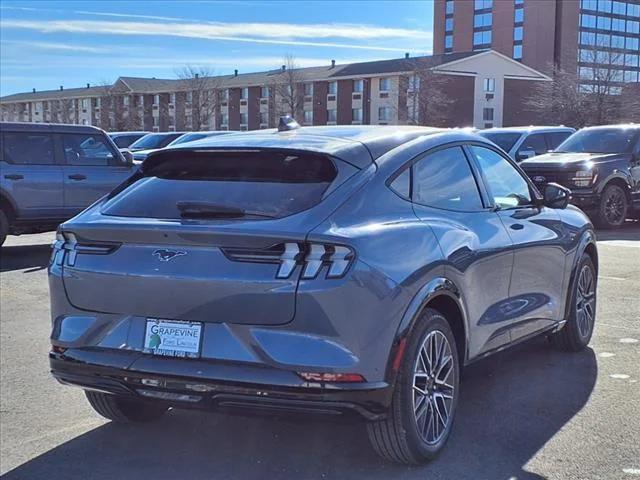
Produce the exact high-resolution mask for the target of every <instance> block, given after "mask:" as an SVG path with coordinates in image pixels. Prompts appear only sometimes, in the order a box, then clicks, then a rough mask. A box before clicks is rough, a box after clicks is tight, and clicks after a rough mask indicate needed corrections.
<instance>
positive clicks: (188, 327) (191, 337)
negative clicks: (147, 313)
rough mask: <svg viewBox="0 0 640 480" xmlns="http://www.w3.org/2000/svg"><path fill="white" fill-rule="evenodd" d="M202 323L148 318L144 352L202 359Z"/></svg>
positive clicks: (163, 355)
mask: <svg viewBox="0 0 640 480" xmlns="http://www.w3.org/2000/svg"><path fill="white" fill-rule="evenodd" d="M202 330H203V328H202V322H189V321H184V320H170V319H163V318H147V319H146V323H145V331H144V343H143V352H144V353H149V354H152V355H158V356H162V357H175V358H200V355H201V351H202Z"/></svg>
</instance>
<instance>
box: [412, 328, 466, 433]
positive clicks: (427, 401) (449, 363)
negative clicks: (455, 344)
mask: <svg viewBox="0 0 640 480" xmlns="http://www.w3.org/2000/svg"><path fill="white" fill-rule="evenodd" d="M453 362H454V359H453V354H452V350H451V345H450V344H449V341H448V340H447V337H446V336H445V335H444V334H443V333H442V332H440V331H439V330H435V331H432V332H430V333H429V334H428V335H427V337H426V338H425V339H424V341H423V342H422V346H421V347H420V350H419V353H418V357H417V358H416V361H415V365H414V369H413V412H414V418H415V421H416V425H417V427H418V433H419V435H420V437H421V438H422V440H423V441H424V442H426V443H427V444H429V445H433V444H436V443H438V442H439V441H440V440H441V439H442V438H443V437H444V436H445V433H446V431H447V429H448V427H449V424H450V423H451V413H452V412H451V410H452V407H453V401H454V395H455V394H456V392H455V387H454V379H453V375H455V372H454V363H453Z"/></svg>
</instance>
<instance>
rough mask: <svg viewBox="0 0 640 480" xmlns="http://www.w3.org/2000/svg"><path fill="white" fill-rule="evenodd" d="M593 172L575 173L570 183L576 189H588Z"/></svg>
mask: <svg viewBox="0 0 640 480" xmlns="http://www.w3.org/2000/svg"><path fill="white" fill-rule="evenodd" d="M594 175H595V173H594V171H593V170H579V171H577V172H576V173H575V175H574V176H573V178H572V179H571V181H572V182H573V184H574V185H575V186H576V187H588V186H589V185H591V182H592V181H593V179H594Z"/></svg>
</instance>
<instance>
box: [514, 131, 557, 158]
mask: <svg viewBox="0 0 640 480" xmlns="http://www.w3.org/2000/svg"><path fill="white" fill-rule="evenodd" d="M544 136H545V134H544V133H534V134H532V135H529V136H528V137H527V138H525V139H524V141H523V142H522V145H521V146H520V149H519V150H518V153H521V152H534V153H535V154H536V155H542V154H543V153H546V152H547V150H549V147H547V141H546V140H545V138H544Z"/></svg>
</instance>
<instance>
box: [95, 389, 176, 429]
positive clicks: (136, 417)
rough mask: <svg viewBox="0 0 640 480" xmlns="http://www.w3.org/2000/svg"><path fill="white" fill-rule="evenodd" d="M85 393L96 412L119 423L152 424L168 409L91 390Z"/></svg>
mask: <svg viewBox="0 0 640 480" xmlns="http://www.w3.org/2000/svg"><path fill="white" fill-rule="evenodd" d="M84 393H85V395H86V396H87V400H89V403H90V404H91V406H92V407H93V409H94V410H95V411H96V412H98V413H99V414H100V415H102V416H103V417H105V418H108V419H109V420H112V421H114V422H118V423H140V422H151V421H153V420H157V419H158V418H160V417H161V416H162V415H164V414H165V412H166V411H167V407H165V406H163V405H154V404H152V403H147V402H142V401H140V400H136V399H135V398H127V397H120V396H118V395H109V394H107V393H101V392H93V391H89V390H87V391H85V392H84Z"/></svg>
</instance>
